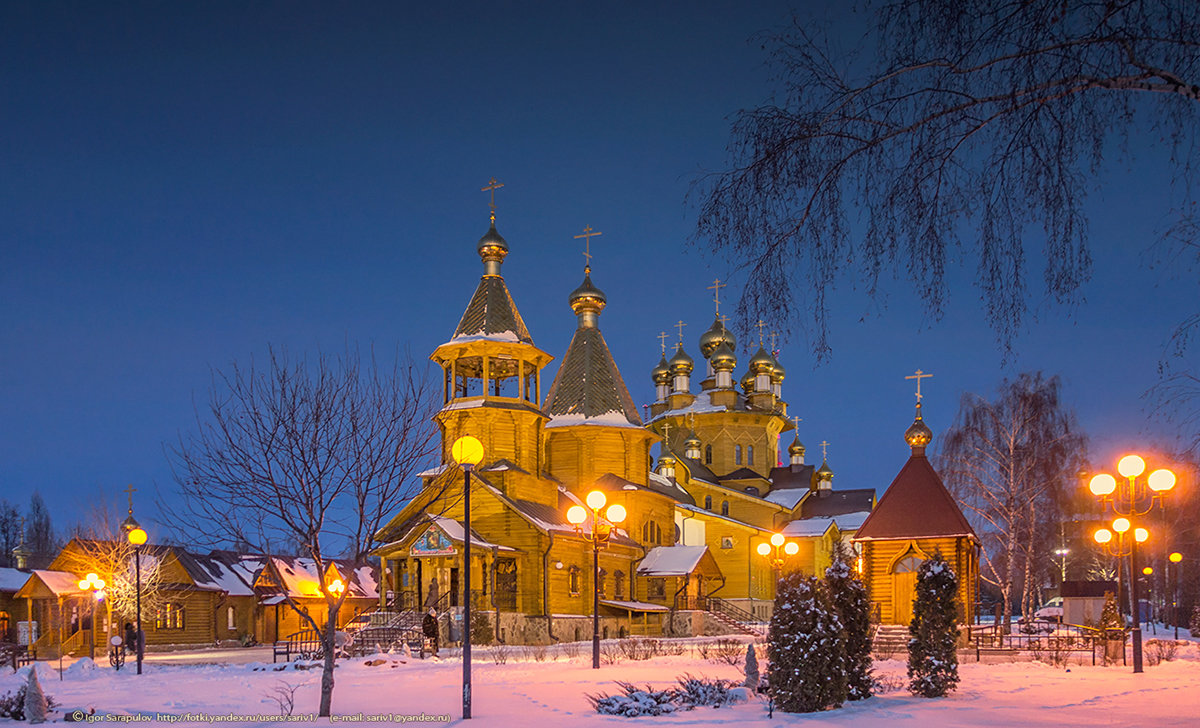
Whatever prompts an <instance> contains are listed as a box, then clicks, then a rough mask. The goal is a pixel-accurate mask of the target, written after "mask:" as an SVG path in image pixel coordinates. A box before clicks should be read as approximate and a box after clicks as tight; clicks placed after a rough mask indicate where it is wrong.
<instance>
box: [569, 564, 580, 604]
mask: <svg viewBox="0 0 1200 728" xmlns="http://www.w3.org/2000/svg"><path fill="white" fill-rule="evenodd" d="M567 591H568V592H570V593H571V596H573V597H577V596H579V567H578V566H572V567H571V568H570V569H568V570H567Z"/></svg>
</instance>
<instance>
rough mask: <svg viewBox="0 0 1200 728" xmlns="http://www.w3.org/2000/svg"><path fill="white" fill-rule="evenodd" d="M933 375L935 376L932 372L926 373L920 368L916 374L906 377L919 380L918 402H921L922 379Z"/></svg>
mask: <svg viewBox="0 0 1200 728" xmlns="http://www.w3.org/2000/svg"><path fill="white" fill-rule="evenodd" d="M932 376H933V375H932V374H926V373H925V372H923V371H921V370H920V369H918V370H917V372H916V374H913V375H911V376H908V377H905V379H915V380H917V404H921V380H922V379H926V378H928V377H932Z"/></svg>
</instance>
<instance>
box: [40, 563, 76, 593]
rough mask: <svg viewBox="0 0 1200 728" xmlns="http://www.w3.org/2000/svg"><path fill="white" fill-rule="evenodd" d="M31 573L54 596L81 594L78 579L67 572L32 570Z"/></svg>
mask: <svg viewBox="0 0 1200 728" xmlns="http://www.w3.org/2000/svg"><path fill="white" fill-rule="evenodd" d="M31 573H33V574H36V575H37V577H38V578H39V579H41V580H42V583H43V584H45V585H46V588H48V589H49V590H50V591H51V592H53V593H54V595H55V596H60V597H61V596H68V595H71V594H82V593H83V590H82V589H80V588H79V577H78V576H76V575H75V574H72V573H71V572H69V571H50V570H49V569H34V570H33V571H32V572H31Z"/></svg>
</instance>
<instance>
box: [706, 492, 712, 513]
mask: <svg viewBox="0 0 1200 728" xmlns="http://www.w3.org/2000/svg"><path fill="white" fill-rule="evenodd" d="M704 510H706V511H711V510H712V496H711V495H706V496H704Z"/></svg>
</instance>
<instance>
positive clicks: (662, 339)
mask: <svg viewBox="0 0 1200 728" xmlns="http://www.w3.org/2000/svg"><path fill="white" fill-rule="evenodd" d="M669 337H670V334H668V333H667V332H666V331H660V332H659V333H658V345H659V346H661V347H662V355H663V356H666V355H667V339H668V338H669Z"/></svg>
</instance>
